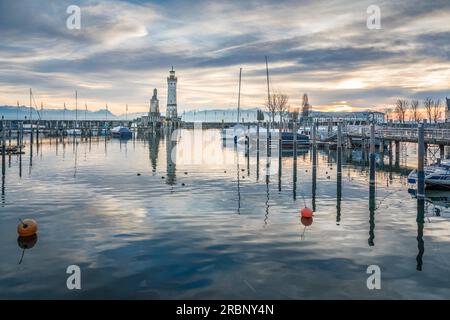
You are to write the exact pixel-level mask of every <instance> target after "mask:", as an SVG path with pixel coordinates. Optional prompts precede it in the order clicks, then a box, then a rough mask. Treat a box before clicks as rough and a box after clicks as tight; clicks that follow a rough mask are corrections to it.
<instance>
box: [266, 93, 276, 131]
mask: <svg viewBox="0 0 450 320" xmlns="http://www.w3.org/2000/svg"><path fill="white" fill-rule="evenodd" d="M274 100H275V98H274V95H271V96H270V100H266V109H267V111H268V112H269V114H270V118H271V120H272V125H273V123H274V122H275V112H276V111H277V107H276V104H275V103H274Z"/></svg>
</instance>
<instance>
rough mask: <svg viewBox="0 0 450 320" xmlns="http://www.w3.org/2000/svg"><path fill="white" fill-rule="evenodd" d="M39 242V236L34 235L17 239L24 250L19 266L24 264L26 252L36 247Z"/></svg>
mask: <svg viewBox="0 0 450 320" xmlns="http://www.w3.org/2000/svg"><path fill="white" fill-rule="evenodd" d="M37 241H38V236H37V234H34V235H32V236H29V237H18V238H17V245H18V246H19V248H21V249H22V255H21V257H20V260H19V264H22V262H23V258H24V256H25V250H30V249H32V248H33V247H34V246H35V245H36V243H37Z"/></svg>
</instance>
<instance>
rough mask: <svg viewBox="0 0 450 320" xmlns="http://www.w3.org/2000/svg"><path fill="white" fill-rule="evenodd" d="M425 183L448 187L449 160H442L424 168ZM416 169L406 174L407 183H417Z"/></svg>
mask: <svg viewBox="0 0 450 320" xmlns="http://www.w3.org/2000/svg"><path fill="white" fill-rule="evenodd" d="M424 174H425V185H426V186H429V187H445V188H450V160H442V161H440V162H438V163H436V164H434V165H431V166H427V167H425V168H424ZM417 179H418V177H417V170H413V171H411V173H410V174H409V175H408V183H410V184H416V183H417Z"/></svg>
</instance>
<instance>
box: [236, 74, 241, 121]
mask: <svg viewBox="0 0 450 320" xmlns="http://www.w3.org/2000/svg"><path fill="white" fill-rule="evenodd" d="M241 82H242V68H240V69H239V95H238V112H237V123H239V121H240V118H241V115H240V112H241Z"/></svg>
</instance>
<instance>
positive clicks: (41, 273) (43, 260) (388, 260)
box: [0, 130, 450, 299]
mask: <svg viewBox="0 0 450 320" xmlns="http://www.w3.org/2000/svg"><path fill="white" fill-rule="evenodd" d="M192 138H194V139H192ZM192 142H195V143H192ZM404 148H405V150H403V151H402V152H401V153H400V155H401V157H400V159H397V160H398V161H396V159H395V155H393V156H392V157H389V155H388V153H386V154H385V155H384V156H381V155H380V154H377V172H376V187H375V188H374V189H372V190H371V189H370V184H369V167H368V161H366V155H365V154H364V153H363V152H361V151H360V150H354V151H351V150H350V151H349V150H343V153H342V168H340V170H339V168H338V166H337V159H338V157H337V151H336V150H329V149H328V148H318V149H317V151H314V150H313V149H312V148H309V149H303V150H299V152H298V155H297V159H296V160H295V159H294V157H293V156H292V153H290V154H289V152H288V153H287V154H283V157H282V158H281V165H280V163H279V159H278V158H277V157H272V159H271V162H270V166H271V168H275V170H270V174H268V175H267V172H268V171H266V169H265V168H266V167H267V166H266V154H265V153H261V154H260V157H259V158H260V159H259V161H258V160H257V156H256V154H255V152H254V150H253V151H252V152H251V153H250V155H249V157H246V154H245V148H238V149H236V148H235V147H234V146H233V145H231V146H229V145H224V143H223V142H222V140H221V139H220V135H219V131H218V130H203V131H202V133H201V134H199V135H198V136H196V135H195V134H193V131H192V130H181V131H180V132H178V133H177V134H176V135H175V136H171V135H169V134H166V135H155V136H151V135H150V136H147V137H145V138H139V139H131V140H128V141H120V140H116V139H112V140H106V141H105V140H104V138H95V139H92V140H83V141H82V140H80V138H79V137H78V138H76V141H75V143H74V140H73V138H66V139H65V141H64V143H62V142H61V141H59V142H58V141H55V139H53V140H49V139H48V138H46V139H44V140H42V141H40V143H39V145H34V146H33V150H32V151H33V154H32V156H31V154H30V151H31V148H30V146H29V145H27V146H26V148H25V150H24V151H25V154H23V155H22V156H19V155H13V156H11V157H9V156H8V157H7V164H6V175H5V176H4V177H3V179H2V189H1V201H0V213H1V214H0V251H1V252H2V255H1V257H0V298H2V299H15V298H21V299H22V298H24V299H32V298H37V299H46V298H49V299H57V298H63V299H100V298H106V299H116V298H125V299H132V298H142V299H313V298H314V299H362V298H363V299H366V298H367V299H418V298H425V299H442V298H450V276H449V275H450V207H449V204H450V200H449V197H450V192H445V191H427V200H426V201H425V205H424V208H423V210H422V209H421V208H420V206H419V208H418V201H417V199H416V198H415V197H414V191H413V190H409V192H408V189H409V188H410V186H408V184H407V178H406V176H407V174H408V172H409V171H410V170H411V169H413V168H414V166H415V165H416V163H417V160H416V154H417V152H416V150H415V146H414V145H405V146H404ZM315 152H316V154H315V155H314V154H313V153H315ZM315 157H316V159H317V165H316V166H314V163H313V162H314V161H313V159H314V158H315ZM339 172H341V175H340V174H339ZM305 206H307V207H309V208H312V209H313V210H314V218H313V220H312V221H308V222H306V223H305V221H304V220H302V219H301V217H300V210H301V209H302V208H304V207H305ZM19 218H20V219H24V218H32V219H35V220H36V221H37V222H38V224H39V232H38V237H37V239H35V240H34V242H33V243H28V244H27V243H25V244H24V243H21V242H20V241H19V242H18V239H17V230H16V228H17V224H18V222H19V220H18V219H19ZM24 248H25V249H24ZM71 265H76V266H79V267H80V270H81V290H69V289H68V288H67V285H66V281H67V278H68V277H69V274H67V273H66V271H67V268H68V266H71ZM373 265H375V266H378V267H379V268H380V271H381V289H379V290H376V289H375V290H370V289H369V288H368V286H367V279H368V277H369V276H370V274H368V273H367V269H368V267H369V266H373Z"/></svg>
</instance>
